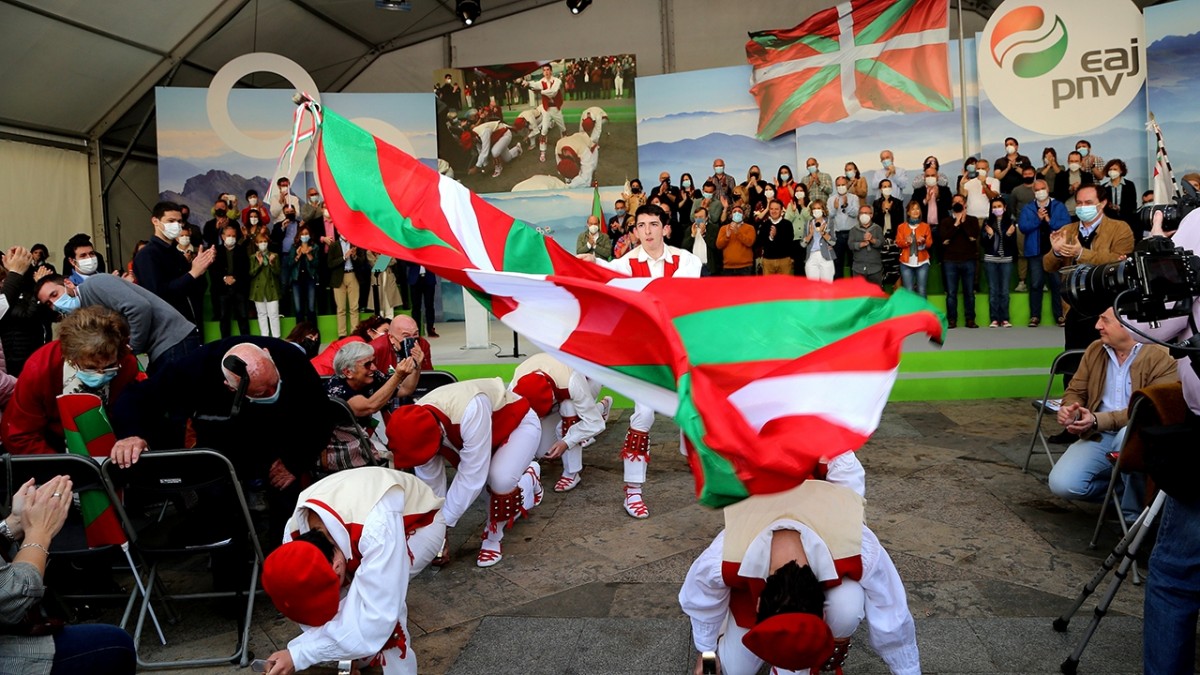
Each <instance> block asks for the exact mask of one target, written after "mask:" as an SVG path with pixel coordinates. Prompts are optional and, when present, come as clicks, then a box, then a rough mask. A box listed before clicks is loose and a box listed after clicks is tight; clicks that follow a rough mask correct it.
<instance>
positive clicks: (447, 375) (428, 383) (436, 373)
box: [413, 370, 458, 398]
mask: <svg viewBox="0 0 1200 675" xmlns="http://www.w3.org/2000/svg"><path fill="white" fill-rule="evenodd" d="M455 382H458V378H457V377H455V376H454V373H451V372H448V371H445V370H422V371H421V377H420V379H418V380H417V390H416V391H414V392H413V397H414V398H421V397H422V396H424V395H425V394H428V393H429V392H431V391H433V390H434V389H437V388H438V387H441V386H443V385H447V384H454V383H455Z"/></svg>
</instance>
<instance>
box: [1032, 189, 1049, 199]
mask: <svg viewBox="0 0 1200 675" xmlns="http://www.w3.org/2000/svg"><path fill="white" fill-rule="evenodd" d="M1033 198H1034V199H1036V200H1038V201H1039V202H1044V201H1046V200H1047V199H1049V198H1050V191H1049V190H1034V191H1033Z"/></svg>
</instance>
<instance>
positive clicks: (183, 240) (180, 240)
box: [175, 234, 192, 248]
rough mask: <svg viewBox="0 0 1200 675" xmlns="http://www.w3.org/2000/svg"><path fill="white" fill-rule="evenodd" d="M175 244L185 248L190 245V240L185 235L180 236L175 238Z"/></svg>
mask: <svg viewBox="0 0 1200 675" xmlns="http://www.w3.org/2000/svg"><path fill="white" fill-rule="evenodd" d="M175 243H177V244H179V245H180V246H182V247H184V248H187V247H188V246H191V245H192V238H191V237H189V236H188V235H186V234H185V235H181V236H179V237H176V239H175Z"/></svg>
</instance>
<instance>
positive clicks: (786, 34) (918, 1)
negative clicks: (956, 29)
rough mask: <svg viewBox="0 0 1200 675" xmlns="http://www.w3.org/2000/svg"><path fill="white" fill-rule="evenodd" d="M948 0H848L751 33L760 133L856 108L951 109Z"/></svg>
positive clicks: (842, 115) (829, 119)
mask: <svg viewBox="0 0 1200 675" xmlns="http://www.w3.org/2000/svg"><path fill="white" fill-rule="evenodd" d="M948 40H949V6H948V3H947V1H946V0H851V1H848V2H840V3H838V4H837V5H836V6H834V7H830V8H828V9H824V10H821V11H820V12H817V13H816V14H814V15H812V16H810V17H809V18H807V19H805V20H804V21H803V22H802V23H801V24H800V25H798V26H796V27H795V28H791V29H789V30H768V31H760V32H755V33H750V40H749V41H748V42H747V43H746V59H747V60H748V61H749V62H750V65H751V66H753V67H754V73H753V75H752V76H751V78H750V80H751V87H750V93H751V94H753V95H754V98H755V100H756V101H758V107H759V117H758V134H757V135H758V137H759V138H760V139H762V140H769V139H772V138H774V137H776V136H778V135H779V134H782V133H784V132H787V131H790V130H792V129H795V128H797V127H800V126H803V125H805V124H809V123H812V122H836V121H837V120H840V119H844V118H846V117H849V116H851V115H853V114H855V113H856V112H858V111H859V110H862V109H868V110H886V111H895V112H906V113H907V112H928V111H942V112H944V111H950V110H954V101H953V98H952V91H951V88H950V69H949V62H948V54H947V41H948Z"/></svg>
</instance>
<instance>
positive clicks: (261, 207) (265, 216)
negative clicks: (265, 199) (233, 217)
mask: <svg viewBox="0 0 1200 675" xmlns="http://www.w3.org/2000/svg"><path fill="white" fill-rule="evenodd" d="M252 214H257V215H258V219H259V222H262V223H269V222H271V209H269V208H267V205H266V204H263V203H262V199H260V198H259V196H258V190H247V191H246V208H244V209H242V214H241V215H242V218H241V220H242V222H243V223H250V222H251V221H250V216H251V215H252ZM256 224H257V223H256Z"/></svg>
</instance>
